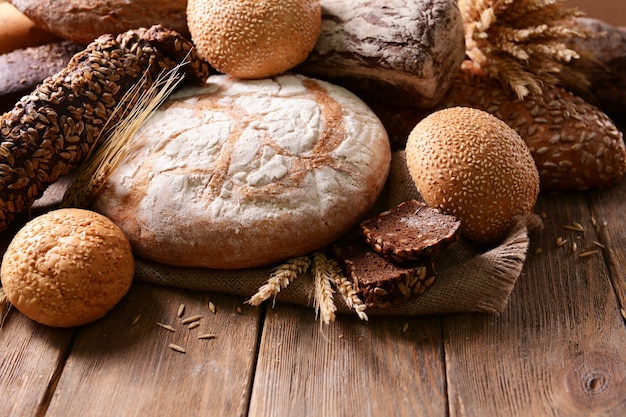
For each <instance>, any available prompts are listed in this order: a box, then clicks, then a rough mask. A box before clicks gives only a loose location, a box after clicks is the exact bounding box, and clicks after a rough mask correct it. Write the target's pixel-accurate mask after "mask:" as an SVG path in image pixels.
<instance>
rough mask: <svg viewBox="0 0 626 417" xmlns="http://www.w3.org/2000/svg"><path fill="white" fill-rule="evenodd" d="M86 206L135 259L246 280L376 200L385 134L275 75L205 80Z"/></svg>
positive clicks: (334, 97)
mask: <svg viewBox="0 0 626 417" xmlns="http://www.w3.org/2000/svg"><path fill="white" fill-rule="evenodd" d="M134 140H135V141H137V142H136V143H137V145H136V147H134V149H132V150H131V153H130V155H129V157H128V158H126V159H125V160H124V161H122V163H121V165H120V166H118V167H117V168H116V170H115V171H114V172H113V174H112V176H111V177H110V178H109V179H108V181H107V183H106V184H105V187H104V190H103V192H102V193H101V194H100V195H99V196H98V197H97V198H96V200H95V202H94V208H95V209H96V210H97V211H99V212H101V213H103V214H105V215H106V216H107V217H109V218H111V219H112V220H113V221H114V222H116V223H117V224H118V225H119V226H120V227H121V228H122V230H124V232H125V234H126V235H127V236H128V238H129V239H130V241H131V243H132V245H133V249H134V251H135V253H136V254H137V255H140V256H142V257H144V258H147V259H151V260H153V261H157V262H161V263H165V264H170V265H176V266H199V267H209V268H223V269H234V268H248V267H255V266H260V265H265V264H270V263H273V262H277V261H282V260H285V259H289V258H291V257H295V256H300V255H304V254H308V253H310V252H312V251H315V250H317V249H320V248H322V247H324V246H326V245H327V244H329V243H331V242H332V241H334V240H336V239H337V238H338V237H339V236H341V235H342V234H344V233H345V232H347V231H348V230H350V229H351V228H353V227H355V226H356V225H357V224H358V223H359V222H360V221H361V220H363V218H364V217H365V216H366V215H367V214H368V212H369V211H370V209H371V208H372V206H373V205H374V203H375V201H376V200H377V199H378V196H379V195H380V193H381V192H382V189H383V187H384V184H385V181H386V178H387V174H388V171H389V164H390V160H391V151H390V147H389V141H388V138H387V133H386V131H385V130H384V128H383V126H382V124H381V123H380V121H379V119H378V118H377V117H376V116H375V115H374V113H373V112H372V111H371V110H370V108H369V107H367V106H366V105H365V104H364V103H363V102H362V101H361V100H360V99H358V98H357V97H356V96H355V95H354V94H352V93H350V92H349V91H347V90H345V89H343V88H341V87H338V86H336V85H333V84H330V83H327V82H324V81H320V80H315V79H312V78H308V77H304V76H301V75H291V74H289V75H283V76H279V77H276V78H267V79H262V80H236V79H233V78H230V77H228V76H226V75H216V76H212V77H209V80H208V82H207V84H206V85H205V86H204V87H194V88H186V89H183V90H181V91H180V92H178V93H175V95H173V96H171V97H170V98H169V99H168V101H167V102H166V103H165V104H164V105H163V106H162V108H161V109H160V110H158V111H157V112H156V113H155V114H154V115H153V116H152V117H151V118H150V119H149V120H148V121H147V122H146V124H145V125H144V126H143V127H142V129H141V130H140V131H139V132H138V133H137V134H136V135H135V137H134Z"/></svg>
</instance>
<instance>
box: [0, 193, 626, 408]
mask: <svg viewBox="0 0 626 417" xmlns="http://www.w3.org/2000/svg"><path fill="white" fill-rule="evenodd" d="M625 195H626V181H625V182H623V183H622V184H621V185H619V186H617V187H616V188H613V189H611V190H607V191H594V192H586V193H559V194H544V195H541V196H540V200H539V202H538V204H537V213H539V214H541V215H542V216H543V217H544V221H545V228H544V230H543V231H542V232H541V233H539V234H538V235H535V236H534V239H533V241H532V244H531V248H530V251H529V257H528V260H527V262H526V264H525V267H524V271H523V273H522V276H521V277H520V279H519V281H518V283H517V285H516V287H515V289H514V291H513V294H512V296H511V299H510V302H509V304H508V306H507V308H506V310H505V311H504V312H503V313H502V314H501V315H499V316H491V315H480V314H458V315H449V316H429V317H407V318H402V317H395V318H393V317H380V316H374V317H370V321H369V322H363V321H361V320H359V319H358V318H356V317H353V316H346V315H342V316H339V317H338V319H337V320H336V322H334V323H332V324H331V325H329V326H321V325H320V322H319V321H318V320H316V318H315V315H314V313H313V310H312V309H311V308H306V307H300V306H293V305H285V304H277V305H275V306H274V307H272V306H271V305H268V306H264V307H262V308H254V307H251V306H249V305H247V304H245V303H244V301H245V300H244V299H243V298H241V297H235V296H229V295H220V294H210V293H198V292H192V291H187V290H180V289H173V288H165V287H158V286H153V285H149V284H145V283H139V282H138V283H135V284H134V285H133V287H132V289H131V291H130V292H129V294H128V295H127V296H126V297H125V298H124V299H123V301H122V302H121V303H120V304H119V305H118V306H117V307H116V308H115V309H114V310H113V311H112V312H111V313H110V314H108V315H107V316H106V317H105V318H104V319H102V320H99V321H97V322H95V323H93V324H90V325H87V326H84V327H81V328H76V329H53V328H47V327H45V326H41V325H38V324H36V323H34V322H32V321H30V320H29V319H27V318H25V317H24V316H23V315H21V314H20V313H19V312H17V311H16V310H15V309H13V310H11V311H10V312H9V314H8V316H7V317H6V320H5V321H4V325H3V327H2V329H1V330H0V393H1V397H0V398H1V400H0V415H2V416H44V415H45V416H48V417H52V416H63V417H67V416H142V417H143V416H151V417H155V416H199V415H203V416H244V415H247V416H255V417H256V416H360V417H365V416H477V417H484V416H529V417H530V416H532V417H535V416H568V417H571V416H585V417H589V416H603V417H606V416H615V417H621V416H625V415H626V327H625V323H624V320H625V317H626V313H625V310H624V308H625V306H626V216H625V215H624V200H625ZM576 224H580V225H581V226H582V228H583V231H582V232H580V231H575V230H571V228H569V227H568V226H571V225H576ZM559 238H561V239H562V240H563V241H564V244H558V243H557V240H558V239H559ZM574 243H575V245H574ZM574 249H575V250H574ZM588 251H591V252H589V253H590V254H589V255H588V256H581V255H584V254H585V252H588ZM209 302H210V303H213V305H214V306H215V307H216V309H215V312H214V313H212V312H211V311H210V309H209V307H208V304H209ZM181 304H183V305H184V306H185V311H184V314H183V315H184V317H189V316H192V315H195V314H202V315H203V318H202V319H201V320H200V321H199V323H200V326H199V327H197V328H195V329H189V328H188V327H187V326H185V325H183V324H182V323H181V319H180V318H178V310H179V306H180V305H181ZM157 322H159V323H163V324H170V325H172V326H173V327H174V330H175V332H172V331H170V330H167V329H165V328H163V327H161V326H159V325H157ZM201 334H215V335H216V336H215V337H214V338H208V339H198V336H199V335H201ZM170 343H174V344H176V345H179V346H182V347H184V348H185V349H186V353H180V352H177V351H175V350H173V349H171V348H170V347H169V344H170Z"/></svg>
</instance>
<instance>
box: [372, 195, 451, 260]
mask: <svg viewBox="0 0 626 417" xmlns="http://www.w3.org/2000/svg"><path fill="white" fill-rule="evenodd" d="M460 226H461V221H460V220H459V219H457V218H456V217H454V216H451V215H448V214H444V213H442V212H441V210H439V209H436V208H432V207H428V206H427V205H426V204H424V203H422V202H420V201H417V200H408V201H404V202H402V203H400V204H399V205H398V206H396V207H394V208H392V209H391V210H388V211H385V212H383V213H380V214H379V215H378V216H376V217H373V218H370V219H367V220H364V221H363V222H361V229H362V231H363V235H364V236H365V241H366V242H367V243H368V244H369V245H370V246H371V247H372V249H374V250H375V251H376V252H378V253H380V254H381V255H383V256H384V257H385V258H387V259H389V260H391V261H393V262H406V261H415V260H417V259H419V258H421V257H424V256H433V255H436V254H437V253H439V252H441V251H443V250H446V249H448V248H449V247H450V246H451V245H452V244H453V243H454V242H456V241H458V240H459V238H460V236H461V235H460V232H461V228H460Z"/></svg>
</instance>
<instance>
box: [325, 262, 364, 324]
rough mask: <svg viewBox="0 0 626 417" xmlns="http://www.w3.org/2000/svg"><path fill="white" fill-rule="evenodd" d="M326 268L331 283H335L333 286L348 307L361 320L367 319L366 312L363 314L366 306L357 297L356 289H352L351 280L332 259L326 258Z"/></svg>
mask: <svg viewBox="0 0 626 417" xmlns="http://www.w3.org/2000/svg"><path fill="white" fill-rule="evenodd" d="M327 269H328V273H329V275H330V277H331V279H332V281H333V283H334V284H335V287H337V290H338V292H339V294H340V295H341V297H342V298H343V300H344V302H345V303H346V305H347V306H348V308H350V309H354V311H355V312H356V314H357V316H358V317H359V318H360V319H361V320H365V321H367V320H368V317H367V314H365V308H366V307H367V306H366V304H365V303H364V302H363V300H361V299H360V298H359V296H358V295H357V293H356V290H355V289H354V286H353V285H352V282H350V280H349V279H348V278H347V277H346V276H345V275H344V274H343V271H342V270H341V268H340V267H339V265H338V264H337V261H335V260H334V259H328V260H327Z"/></svg>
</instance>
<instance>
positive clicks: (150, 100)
mask: <svg viewBox="0 0 626 417" xmlns="http://www.w3.org/2000/svg"><path fill="white" fill-rule="evenodd" d="M181 65H183V64H179V65H178V66H176V67H174V68H173V69H172V70H171V71H167V72H164V73H161V74H160V75H159V77H158V78H157V79H156V80H155V81H154V83H152V85H151V86H150V87H149V88H145V86H146V85H147V84H148V80H147V78H146V76H145V75H144V77H142V79H141V80H140V81H139V82H138V83H137V84H135V85H134V86H133V87H132V88H131V89H130V90H129V91H128V92H127V94H126V95H125V98H124V99H123V100H121V101H120V104H118V107H116V109H115V111H114V113H113V114H115V113H117V112H119V111H121V109H122V107H125V106H128V103H136V104H135V105H133V106H132V107H131V108H130V109H126V111H125V113H127V114H128V115H127V116H126V117H125V118H124V119H122V120H121V121H120V122H119V123H118V125H117V126H114V127H111V128H110V129H103V131H104V130H107V132H110V136H109V137H108V138H107V139H106V140H102V139H101V138H98V141H97V145H96V146H95V147H94V148H93V151H92V153H91V155H89V157H88V158H87V159H86V160H85V162H84V163H83V164H82V165H81V166H80V167H78V169H77V170H76V172H77V175H76V177H75V178H74V179H73V180H72V183H71V184H70V186H69V187H68V189H67V191H66V192H65V194H64V196H63V200H62V202H61V206H63V207H70V206H71V207H86V206H88V205H89V203H90V202H91V201H92V200H93V199H94V198H95V196H96V195H97V194H98V193H99V192H100V190H101V189H102V187H103V186H104V183H105V182H106V180H107V179H108V178H109V177H110V176H111V174H112V173H113V172H114V171H115V169H116V168H117V166H119V164H120V163H121V162H122V161H123V160H124V158H125V157H126V156H127V155H128V154H129V153H130V151H131V150H132V149H134V148H135V146H136V145H137V144H136V141H135V140H134V138H135V133H136V132H137V131H138V130H139V128H141V126H143V125H144V123H145V122H146V120H148V119H149V118H150V116H152V114H153V113H154V112H155V110H157V109H158V108H159V106H160V105H161V104H162V103H163V102H164V101H165V100H166V99H167V97H169V95H170V94H171V93H172V92H173V91H174V89H175V88H176V87H177V86H178V84H179V83H180V82H181V81H182V75H181V72H180V67H181ZM124 103H126V104H124ZM109 120H111V119H109Z"/></svg>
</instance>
